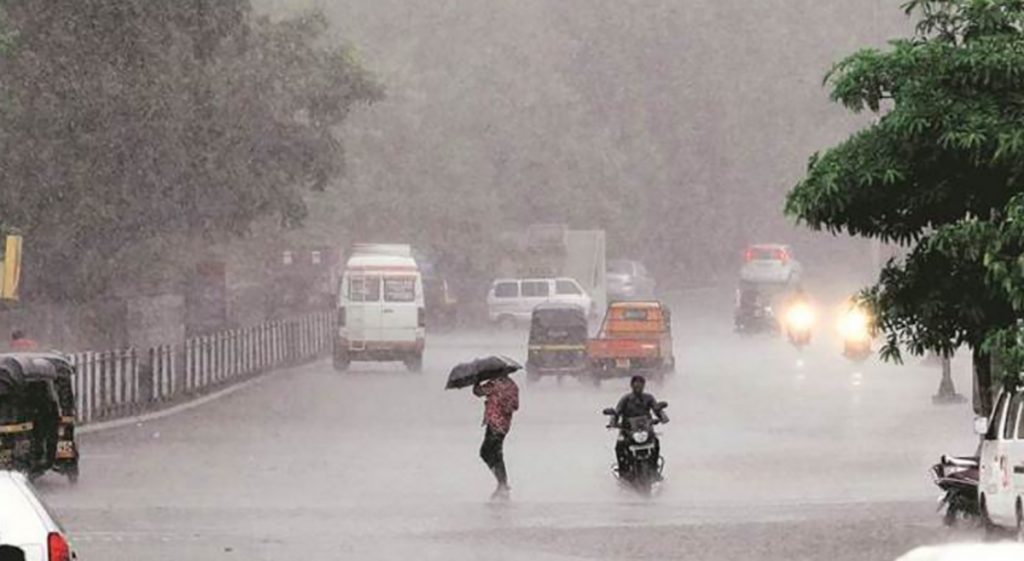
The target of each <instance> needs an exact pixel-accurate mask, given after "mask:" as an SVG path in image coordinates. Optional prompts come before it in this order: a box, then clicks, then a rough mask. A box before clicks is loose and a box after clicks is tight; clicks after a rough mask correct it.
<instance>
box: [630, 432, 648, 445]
mask: <svg viewBox="0 0 1024 561" xmlns="http://www.w3.org/2000/svg"><path fill="white" fill-rule="evenodd" d="M650 437H651V433H649V432H647V431H645V430H638V431H636V432H634V433H633V442H636V443H637V444H643V443H644V442H647V439H648V438H650Z"/></svg>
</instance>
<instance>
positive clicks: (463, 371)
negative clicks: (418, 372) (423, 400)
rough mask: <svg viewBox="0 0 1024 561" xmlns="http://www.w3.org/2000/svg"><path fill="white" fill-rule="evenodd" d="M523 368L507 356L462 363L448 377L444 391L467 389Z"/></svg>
mask: <svg viewBox="0 0 1024 561" xmlns="http://www.w3.org/2000/svg"><path fill="white" fill-rule="evenodd" d="M522 369H523V367H522V365H520V364H519V363H518V362H516V361H514V360H512V359H511V358H508V357H507V356H489V357H487V358H478V359H476V360H474V361H473V362H463V363H462V364H459V365H458V366H456V367H455V368H452V373H451V374H449V375H448V384H447V385H445V387H444V389H446V390H455V389H459V388H468V387H469V386H472V385H475V384H478V383H480V382H486V381H487V380H493V379H495V378H500V377H502V376H506V375H508V374H511V373H513V372H515V371H517V370H522Z"/></svg>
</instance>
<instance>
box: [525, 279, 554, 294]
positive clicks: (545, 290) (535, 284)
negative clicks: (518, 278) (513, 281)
mask: <svg viewBox="0 0 1024 561" xmlns="http://www.w3.org/2000/svg"><path fill="white" fill-rule="evenodd" d="M549 294H551V287H550V286H549V285H548V282H547V281H523V296H524V297H526V298H542V297H544V296H547V295H549Z"/></svg>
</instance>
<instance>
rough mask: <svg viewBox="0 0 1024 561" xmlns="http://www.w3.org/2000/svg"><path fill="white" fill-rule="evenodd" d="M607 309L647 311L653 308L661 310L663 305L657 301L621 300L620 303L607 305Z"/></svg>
mask: <svg viewBox="0 0 1024 561" xmlns="http://www.w3.org/2000/svg"><path fill="white" fill-rule="evenodd" d="M608 307H610V308H644V309H648V310H649V309H653V308H662V307H664V305H663V304H662V303H661V302H659V301H657V300H640V301H634V300H623V301H620V302H612V303H611V304H609V306H608Z"/></svg>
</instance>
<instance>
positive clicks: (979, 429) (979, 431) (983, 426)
mask: <svg viewBox="0 0 1024 561" xmlns="http://www.w3.org/2000/svg"><path fill="white" fill-rule="evenodd" d="M974 434H976V435H978V436H985V435H986V434H988V417H975V418H974Z"/></svg>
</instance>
